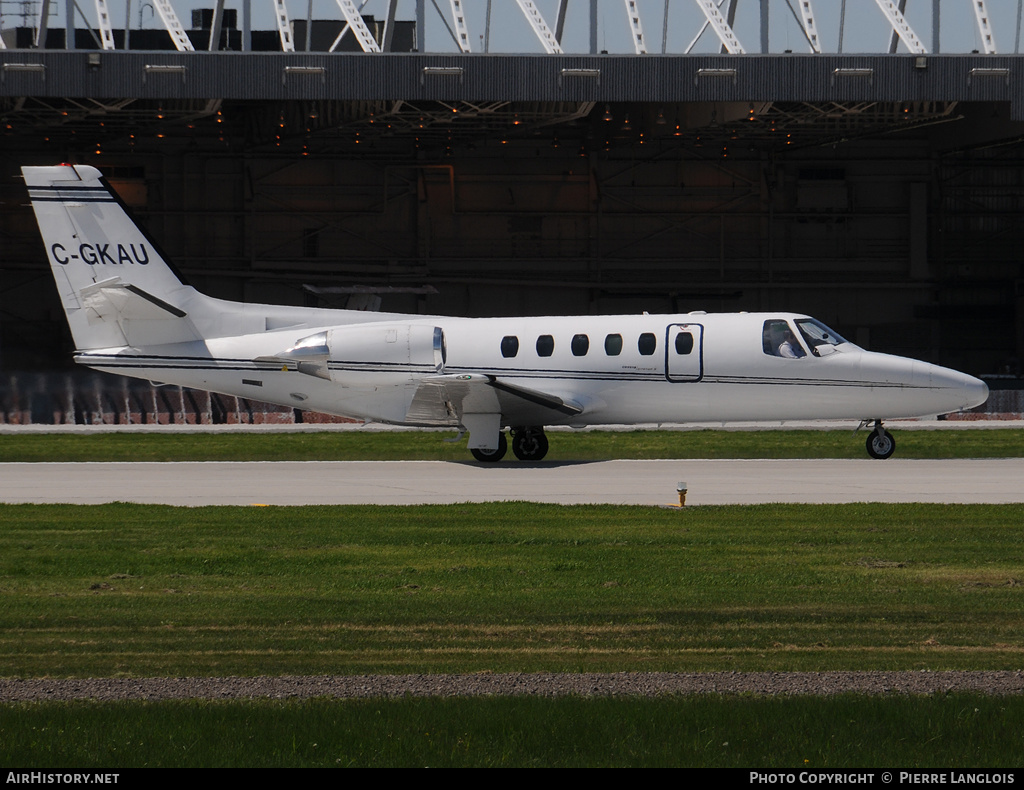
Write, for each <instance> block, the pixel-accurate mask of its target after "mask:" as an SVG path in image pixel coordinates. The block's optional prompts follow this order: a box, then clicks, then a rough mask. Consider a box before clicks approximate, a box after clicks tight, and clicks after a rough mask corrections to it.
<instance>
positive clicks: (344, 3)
mask: <svg viewBox="0 0 1024 790" xmlns="http://www.w3.org/2000/svg"><path fill="white" fill-rule="evenodd" d="M335 2H336V3H337V4H338V8H340V9H341V13H342V14H343V15H344V17H345V21H346V22H348V27H349V28H350V29H351V30H352V32H353V33H354V34H355V37H356V40H357V41H358V42H359V46H360V48H361V49H362V50H363V52H380V46H378V44H377V41H376V39H374V37H373V34H371V33H370V29H369V28H368V27H367V26H366V23H365V22H364V21H363V17H362V16H361V15H360V13H359V11H358V10H357V9H356V4H355V3H354V2H352V0H335ZM344 34H345V31H344V30H342V31H341V34H339V36H338V40H337V41H335V42H334V46H337V43H338V41H340V40H341V36H343V35H344ZM334 46H332V47H331V50H332V51H333V49H334Z"/></svg>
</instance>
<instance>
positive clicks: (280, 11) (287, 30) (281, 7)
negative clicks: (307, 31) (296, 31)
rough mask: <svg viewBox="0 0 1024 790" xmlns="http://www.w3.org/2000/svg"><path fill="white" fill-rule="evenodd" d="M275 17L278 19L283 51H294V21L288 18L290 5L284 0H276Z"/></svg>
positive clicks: (278, 30) (278, 31)
mask: <svg viewBox="0 0 1024 790" xmlns="http://www.w3.org/2000/svg"><path fill="white" fill-rule="evenodd" d="M274 19H276V20H277V33H278V35H279V36H280V37H281V51H282V52H294V51H295V42H294V41H293V40H292V23H291V20H289V19H288V7H287V6H286V5H285V4H284V0H274Z"/></svg>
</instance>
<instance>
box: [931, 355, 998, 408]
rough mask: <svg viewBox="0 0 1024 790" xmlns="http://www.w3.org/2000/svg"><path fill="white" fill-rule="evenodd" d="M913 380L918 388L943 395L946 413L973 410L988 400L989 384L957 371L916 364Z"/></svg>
mask: <svg viewBox="0 0 1024 790" xmlns="http://www.w3.org/2000/svg"><path fill="white" fill-rule="evenodd" d="M913 379H914V384H915V385H916V386H919V387H926V388H928V389H930V390H931V391H932V392H934V393H936V394H937V395H941V396H942V404H943V407H944V408H945V409H946V411H960V410H961V409H973V408H974V407H975V406H980V405H981V404H983V403H984V402H985V401H986V400H988V384H986V383H985V382H984V381H982V380H981V379H977V378H975V377H974V376H969V375H967V374H966V373H961V372H959V371H957V370H951V369H949V368H942V367H939V366H938V365H930V364H928V363H927V362H915V363H914V373H913ZM940 413H941V412H940Z"/></svg>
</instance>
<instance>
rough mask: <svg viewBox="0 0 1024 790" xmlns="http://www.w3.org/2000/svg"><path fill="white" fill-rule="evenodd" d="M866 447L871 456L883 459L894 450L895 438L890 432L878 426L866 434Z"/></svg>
mask: <svg viewBox="0 0 1024 790" xmlns="http://www.w3.org/2000/svg"><path fill="white" fill-rule="evenodd" d="M867 447H868V455H870V456H871V457H872V458H878V459H881V460H885V459H886V458H888V457H889V456H891V455H892V454H893V453H894V452H896V440H895V439H893V438H892V434H891V433H889V432H888V431H886V430H883V429H881V428H879V429H877V430H874V431H872V432H871V434H870V435H869V436H868V441H867Z"/></svg>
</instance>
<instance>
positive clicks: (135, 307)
mask: <svg viewBox="0 0 1024 790" xmlns="http://www.w3.org/2000/svg"><path fill="white" fill-rule="evenodd" d="M79 296H80V298H81V304H82V307H84V308H86V309H87V310H89V311H90V315H89V318H90V320H97V319H98V320H105V319H108V318H121V319H128V320H147V321H153V320H159V319H169V318H184V317H185V316H186V315H187V313H185V311H184V310H180V309H178V308H177V307H175V306H174V305H172V304H168V303H167V302H165V301H164V300H163V299H159V298H157V297H156V296H153V294H151V293H147V292H146V291H144V290H142V289H141V288H139V287H138V286H137V285H132V284H131V283H124V282H122V281H121V279H120V278H118V277H113V278H111V279H109V280H103V281H102V282H98V283H95V284H94V285H87V286H85V287H84V288H82V290H81V291H79Z"/></svg>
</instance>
